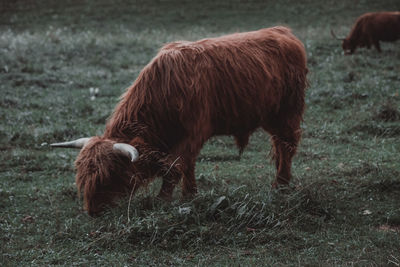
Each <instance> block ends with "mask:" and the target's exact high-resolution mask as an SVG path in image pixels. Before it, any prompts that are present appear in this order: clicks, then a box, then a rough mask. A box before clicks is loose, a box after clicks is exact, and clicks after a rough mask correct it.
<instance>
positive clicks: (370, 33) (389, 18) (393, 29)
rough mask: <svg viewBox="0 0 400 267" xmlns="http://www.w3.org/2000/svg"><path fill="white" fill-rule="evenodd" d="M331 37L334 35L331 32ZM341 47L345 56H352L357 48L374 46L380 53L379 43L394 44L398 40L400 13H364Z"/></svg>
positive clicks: (399, 37) (399, 35) (399, 36)
mask: <svg viewBox="0 0 400 267" xmlns="http://www.w3.org/2000/svg"><path fill="white" fill-rule="evenodd" d="M332 35H333V36H334V37H335V38H337V37H336V35H335V34H334V33H333V31H332ZM337 39H339V40H343V42H342V47H343V50H344V53H345V54H353V53H354V51H355V50H356V48H357V47H367V48H368V49H370V48H371V45H373V46H375V48H376V50H378V52H381V47H380V45H379V41H384V42H394V41H396V40H398V39H400V12H377V13H366V14H364V15H362V16H360V17H359V18H358V19H357V20H356V22H355V24H354V26H353V29H352V30H351V31H350V34H349V35H348V36H347V37H346V38H337Z"/></svg>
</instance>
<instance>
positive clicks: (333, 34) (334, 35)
mask: <svg viewBox="0 0 400 267" xmlns="http://www.w3.org/2000/svg"><path fill="white" fill-rule="evenodd" d="M331 35H332V37H333V38H335V39H337V40H340V41H343V40H344V39H345V38H344V37H340V38H339V37H337V36H336V34H335V32H334V31H333V30H332V29H331Z"/></svg>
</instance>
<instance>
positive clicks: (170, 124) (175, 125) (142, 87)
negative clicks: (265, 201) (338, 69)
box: [53, 27, 307, 215]
mask: <svg viewBox="0 0 400 267" xmlns="http://www.w3.org/2000/svg"><path fill="white" fill-rule="evenodd" d="M306 74H307V67H306V54H305V51H304V47H303V44H302V43H301V42H300V41H299V40H298V39H297V38H296V37H295V36H294V35H293V34H292V33H291V31H290V29H288V28H285V27H274V28H268V29H262V30H259V31H253V32H245V33H236V34H231V35H226V36H222V37H219V38H210V39H203V40H200V41H197V42H186V41H180V42H174V43H170V44H167V45H165V46H164V47H163V48H162V49H161V50H160V52H159V53H158V54H157V56H156V57H155V58H153V60H152V61H151V62H150V63H149V64H148V65H147V66H146V67H144V69H143V70H142V71H141V73H140V74H139V76H138V78H137V79H136V81H135V82H134V83H133V85H132V86H131V87H129V88H128V89H127V91H126V92H125V94H124V95H123V96H122V99H121V101H120V103H119V104H118V105H117V107H116V108H115V110H114V113H113V114H112V116H111V117H110V119H109V120H108V123H107V125H106V129H105V132H104V135H103V136H96V137H92V138H81V139H78V140H76V141H71V142H65V143H57V144H53V146H56V147H57V146H59V147H77V148H82V149H81V151H80V154H79V156H78V158H77V159H76V162H75V165H76V170H77V174H76V184H77V187H78V190H79V192H81V193H83V197H84V201H85V207H86V209H87V211H88V213H89V214H90V215H93V214H95V213H97V212H99V211H101V210H102V208H103V206H104V205H107V204H109V203H112V201H113V200H114V199H115V198H116V197H118V196H121V195H126V194H129V193H133V192H134V191H135V190H136V189H137V188H139V187H140V186H142V185H145V184H147V183H149V182H150V181H151V180H152V179H153V178H155V177H161V178H162V186H161V190H160V192H159V197H160V198H162V199H166V200H169V199H171V197H172V193H173V189H174V187H175V185H177V184H178V183H179V182H180V181H181V180H182V193H183V196H184V197H190V196H192V195H194V194H195V193H196V192H197V186H196V181H195V162H196V157H197V155H198V154H199V152H200V150H201V148H202V146H203V144H204V143H205V142H206V141H207V140H208V139H209V138H210V137H212V136H215V135H232V136H234V137H235V139H236V143H237V146H238V147H239V149H240V152H242V151H243V149H244V148H245V146H246V145H247V143H248V140H249V136H250V135H251V134H252V133H253V132H254V131H255V130H256V129H257V128H259V127H262V128H263V129H264V130H265V131H267V132H268V133H270V134H271V136H272V142H273V153H274V159H275V165H276V168H277V175H276V180H275V182H274V185H278V184H288V183H289V180H290V178H291V171H290V168H291V161H292V157H293V155H294V154H295V152H296V148H297V145H298V143H299V140H300V136H301V129H300V123H301V121H302V116H303V111H304V95H305V89H306V87H307V80H306Z"/></svg>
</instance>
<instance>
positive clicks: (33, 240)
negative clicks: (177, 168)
mask: <svg viewBox="0 0 400 267" xmlns="http://www.w3.org/2000/svg"><path fill="white" fill-rule="evenodd" d="M111 2H113V3H112V4H111ZM381 10H400V2H399V1H398V0H383V1H376V0H360V1H347V0H338V1H331V2H325V1H317V0H307V1H289V0H286V1H251V0H247V1H246V0H242V1H241V0H232V1H221V0H215V1H155V0H151V1H144V0H138V1H122V0H117V1H106V0H100V1H90V0H86V1H78V0H68V1H63V4H61V1H50V0H42V1H28V0H14V1H1V2H0V93H1V97H0V119H1V124H0V252H1V254H0V255H1V256H0V265H1V266H28V265H29V266H35V265H40V266H42V265H68V266H70V265H84V266H86V265H90V266H105V265H112V266H122V265H143V266H147V265H150V266H156V265H172V266H177V265H190V266H191V265H199V266H207V265H229V266H231V265H233V266H247V265H251V266H260V265H267V266H268V265H270V266H272V265H273V266H283V265H285V266H286V265H289V266H291V265H299V266H305V265H308V266H317V265H320V266H327V265H328V266H336V265H337V266H353V265H356V266H386V265H388V266H400V163H399V159H400V157H399V155H400V141H399V140H400V139H399V138H400V108H399V107H400V95H399V94H400V42H399V41H398V42H396V43H383V44H382V49H383V52H382V53H380V54H379V53H377V52H376V51H375V50H374V49H371V50H366V49H360V50H358V51H357V52H356V54H354V55H352V56H344V55H343V53H342V50H341V47H340V44H339V43H338V41H337V40H334V39H332V37H331V36H330V32H329V31H330V29H331V28H332V29H334V30H335V31H336V33H337V34H338V35H345V34H347V33H348V31H349V30H350V27H351V24H352V23H353V22H354V20H355V18H356V17H357V16H359V15H360V14H362V13H365V12H368V11H381ZM274 25H287V26H289V27H291V28H292V30H293V32H294V34H295V35H296V36H298V37H299V38H300V39H301V40H302V41H303V42H304V44H305V47H306V50H307V55H308V66H309V69H310V74H309V81H310V88H309V89H308V91H307V100H306V101H307V110H306V114H305V118H304V123H303V125H302V128H303V131H304V134H303V138H302V142H301V145H300V147H299V151H298V153H297V155H296V156H295V158H294V162H293V175H294V179H293V181H292V184H291V189H290V190H285V192H280V191H276V190H272V189H271V187H270V184H271V182H272V180H273V179H274V175H275V170H274V166H273V164H271V159H270V156H269V151H270V144H269V137H268V135H266V134H265V133H264V132H262V131H258V132H256V133H255V134H254V135H253V136H252V138H251V139H250V144H249V146H248V147H247V149H246V150H245V152H244V154H243V155H242V158H241V159H240V160H239V159H238V157H237V155H238V151H237V149H236V148H235V145H234V141H233V138H231V137H224V136H218V137H214V138H213V139H211V140H209V141H208V142H207V143H206V145H205V146H204V148H203V150H202V151H201V155H200V156H199V158H198V162H197V169H196V177H197V181H198V185H199V194H198V195H197V196H196V197H195V198H194V199H193V200H191V201H186V202H183V201H181V200H180V189H178V190H176V192H175V195H174V201H173V202H171V203H164V202H161V201H158V200H156V199H155V195H156V194H157V190H158V188H159V186H160V183H159V181H156V182H155V183H153V184H152V185H150V186H149V187H148V188H145V189H143V190H142V191H140V192H139V193H138V194H137V195H136V196H135V197H134V199H133V200H132V201H131V202H130V203H128V202H129V201H128V199H124V200H121V202H120V203H119V204H118V206H117V207H115V208H112V209H109V210H107V211H106V212H105V213H104V214H103V215H102V216H100V217H96V218H91V217H89V216H88V215H87V214H86V213H85V212H84V211H83V209H82V200H80V199H79V198H78V196H77V193H76V187H75V184H74V167H73V162H74V160H75V158H76V155H77V151H75V150H72V151H71V150H55V149H50V148H49V147H48V145H47V144H48V143H52V142H56V141H63V140H70V139H74V138H79V137H84V136H93V135H100V134H102V131H103V130H104V125H105V121H106V120H107V118H108V116H109V115H110V114H111V112H112V110H113V108H114V107H115V105H116V104H117V102H118V99H119V96H120V95H121V94H122V93H123V92H124V90H125V88H126V87H128V86H129V85H130V84H131V83H132V82H133V81H134V80H135V78H136V77H137V75H138V73H139V72H140V70H141V69H142V68H143V67H144V66H145V65H146V64H147V63H148V62H149V61H150V59H151V58H152V57H153V56H154V55H155V54H156V53H157V51H158V49H159V48H160V47H161V45H162V44H164V43H166V42H169V41H173V40H182V39H185V40H197V39H201V38H205V37H212V36H219V35H223V34H227V33H232V32H238V31H249V30H256V29H259V28H263V27H270V26H274ZM90 88H98V89H99V93H98V95H97V96H94V95H93V94H91V92H90Z"/></svg>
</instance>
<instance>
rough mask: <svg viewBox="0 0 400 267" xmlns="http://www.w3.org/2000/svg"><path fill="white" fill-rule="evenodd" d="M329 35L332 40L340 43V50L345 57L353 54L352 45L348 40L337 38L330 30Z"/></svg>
mask: <svg viewBox="0 0 400 267" xmlns="http://www.w3.org/2000/svg"><path fill="white" fill-rule="evenodd" d="M331 35H332V37H333V38H335V39H337V40H340V41H342V48H343V51H344V54H345V55H349V54H353V53H354V48H355V47H354V45H353V43H352V42H350V39H349V38H344V37H337V36H336V34H335V32H334V31H333V30H332V29H331Z"/></svg>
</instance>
